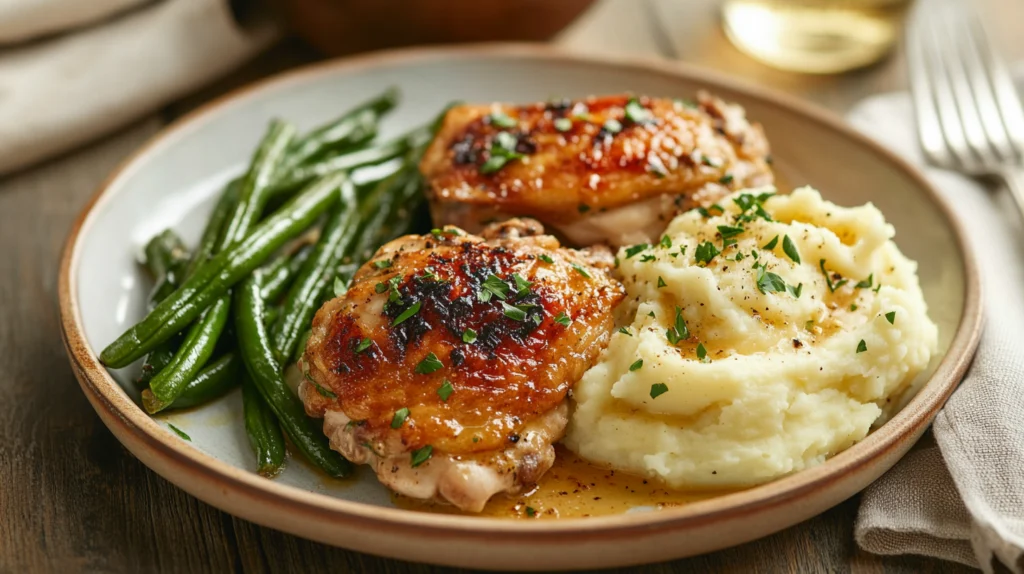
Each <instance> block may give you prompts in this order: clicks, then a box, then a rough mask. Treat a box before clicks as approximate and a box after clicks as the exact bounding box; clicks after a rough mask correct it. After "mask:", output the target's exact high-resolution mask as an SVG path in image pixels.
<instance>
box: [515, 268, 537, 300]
mask: <svg viewBox="0 0 1024 574" xmlns="http://www.w3.org/2000/svg"><path fill="white" fill-rule="evenodd" d="M512 280H513V281H514V282H515V284H516V295H519V296H520V297H522V296H523V295H526V293H527V292H529V290H530V286H531V285H533V283H531V282H529V281H527V280H526V278H525V277H523V276H522V275H520V274H518V273H513V274H512Z"/></svg>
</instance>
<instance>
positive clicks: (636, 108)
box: [626, 98, 651, 124]
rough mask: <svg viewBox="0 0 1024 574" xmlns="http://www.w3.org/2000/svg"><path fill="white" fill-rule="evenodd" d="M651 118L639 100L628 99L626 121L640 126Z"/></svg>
mask: <svg viewBox="0 0 1024 574" xmlns="http://www.w3.org/2000/svg"><path fill="white" fill-rule="evenodd" d="M650 118H651V114H650V112H648V111H647V109H646V108H644V107H643V106H642V105H640V100H638V99H636V98H630V99H629V101H628V102H626V119H627V120H629V121H631V122H633V123H635V124H641V123H643V122H645V121H647V120H649V119H650Z"/></svg>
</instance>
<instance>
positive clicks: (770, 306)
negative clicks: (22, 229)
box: [565, 188, 938, 488]
mask: <svg viewBox="0 0 1024 574" xmlns="http://www.w3.org/2000/svg"><path fill="white" fill-rule="evenodd" d="M764 191H765V190H754V191H748V192H745V193H744V192H740V193H738V194H736V195H733V196H731V197H729V198H726V199H725V200H724V201H722V202H720V204H719V205H720V206H721V209H719V208H717V207H713V208H711V209H709V210H708V212H706V213H703V214H702V213H698V212H696V211H693V212H689V213H686V214H683V215H680V216H679V217H677V218H676V219H675V220H674V221H672V223H671V224H670V225H669V227H668V229H667V230H666V237H665V238H663V239H662V241H661V243H659V244H657V245H652V246H647V247H645V246H642V245H641V246H633V247H629V248H623V249H621V250H620V251H619V253H618V261H619V269H618V271H619V273H620V279H621V280H622V282H623V283H624V285H625V286H626V290H627V301H626V302H625V303H623V304H622V306H620V308H619V309H618V324H619V325H621V326H622V329H621V330H620V332H618V333H616V334H615V335H613V337H612V340H611V343H610V344H609V346H608V348H607V349H606V350H605V352H604V354H603V355H602V357H601V359H600V361H599V362H598V363H597V364H596V365H595V366H594V367H592V368H591V369H590V370H589V371H587V372H586V374H585V375H584V376H583V378H582V379H581V380H580V382H579V383H578V384H577V385H576V388H575V390H574V397H575V402H576V406H575V411H574V414H573V417H572V422H571V423H570V426H569V431H568V435H567V437H566V439H565V442H566V444H567V445H568V446H569V448H571V449H573V450H574V451H576V452H577V453H579V454H580V455H581V456H583V457H585V458H587V459H589V460H591V461H594V462H597V463H601V464H607V465H609V466H611V467H613V468H618V469H622V470H627V471H632V472H636V473H641V474H645V475H650V476H657V477H660V478H662V479H663V480H664V481H666V482H667V483H668V484H669V485H671V486H672V487H675V488H703V487H741V486H749V485H754V484H759V483H762V482H766V481H769V480H772V479H774V478H777V477H779V476H782V475H785V474H788V473H791V472H794V471H797V470H800V469H803V468H807V467H809V466H813V465H816V464H820V463H821V462H823V461H824V460H825V459H826V458H828V457H829V456H832V455H834V454H836V453H838V452H840V451H842V450H843V449H845V448H848V447H849V446H850V445H852V444H854V443H856V442H857V441H859V440H861V439H862V438H864V436H865V435H866V434H867V433H868V431H869V429H870V428H871V426H872V424H873V423H874V422H875V421H876V420H878V419H879V418H880V417H881V416H882V415H883V413H885V412H887V408H891V407H892V406H893V405H894V404H895V402H896V401H897V399H898V397H899V395H900V394H901V393H902V392H904V391H905V390H906V389H907V387H908V386H909V385H910V383H911V381H912V380H913V378H914V377H915V375H917V373H918V372H920V371H921V370H922V369H924V368H925V366H927V364H928V361H929V359H930V357H931V355H932V353H934V352H935V349H936V345H937V338H938V330H937V328H936V326H935V324H934V323H932V321H931V320H930V319H929V318H928V315H927V307H926V305H925V302H924V298H923V296H922V294H921V288H920V286H919V285H918V281H917V275H916V270H917V264H916V263H914V262H913V261H911V260H909V259H907V258H906V257H904V256H903V254H902V253H900V251H899V249H897V248H896V245H895V244H894V243H893V242H892V241H891V239H892V237H893V228H892V226H891V225H889V224H888V223H886V222H885V219H884V217H883V216H882V214H881V212H879V211H878V209H876V208H875V207H874V206H873V205H871V204H868V205H864V206H861V207H853V208H845V207H839V206H836V205H834V204H832V203H830V202H828V201H825V200H823V199H822V198H821V195H819V193H818V192H817V191H815V190H813V189H810V188H802V189H799V190H797V191H795V192H793V193H792V194H791V195H788V196H786V195H780V196H771V195H770V194H768V193H762V192H764ZM723 244H724V245H725V247H724V249H723ZM719 252H720V253H719ZM822 261H824V263H822ZM823 268H824V269H825V271H827V276H826V273H824V272H823V271H822V269H823ZM702 357H703V358H702Z"/></svg>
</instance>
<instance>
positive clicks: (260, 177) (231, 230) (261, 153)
mask: <svg viewBox="0 0 1024 574" xmlns="http://www.w3.org/2000/svg"><path fill="white" fill-rule="evenodd" d="M294 137H295V126H293V125H291V124H289V123H285V122H282V121H280V120H273V121H272V122H270V127H269V128H268V129H267V133H266V135H264V136H263V141H261V142H260V145H259V147H257V148H256V153H254V154H253V158H252V162H251V163H250V164H249V171H248V172H246V174H245V177H243V178H242V183H241V185H240V189H239V192H238V204H237V205H236V206H235V210H234V212H233V213H232V214H231V219H229V220H228V223H227V226H226V227H225V228H224V233H223V234H222V235H221V238H220V241H219V242H218V244H217V251H218V252H220V251H223V250H224V249H226V248H227V247H228V246H230V245H232V244H234V243H237V242H238V241H241V240H242V239H243V238H244V237H245V236H246V235H248V234H249V230H251V229H252V228H253V226H254V225H256V222H257V221H259V218H260V215H262V214H263V207H264V206H265V205H266V201H267V199H268V198H269V195H268V194H267V190H268V189H269V188H270V185H271V182H273V180H274V175H275V174H276V173H277V172H278V168H279V167H280V166H281V162H282V160H283V159H284V156H285V153H287V151H288V146H289V145H290V144H291V142H292V139H293V138H294Z"/></svg>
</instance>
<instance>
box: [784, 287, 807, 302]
mask: <svg viewBox="0 0 1024 574" xmlns="http://www.w3.org/2000/svg"><path fill="white" fill-rule="evenodd" d="M786 291H789V294H790V295H792V296H794V297H796V298H797V299H799V298H800V294H801V293H803V292H804V284H803V283H800V284H799V285H797V286H796V287H793V286H792V285H786Z"/></svg>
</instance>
